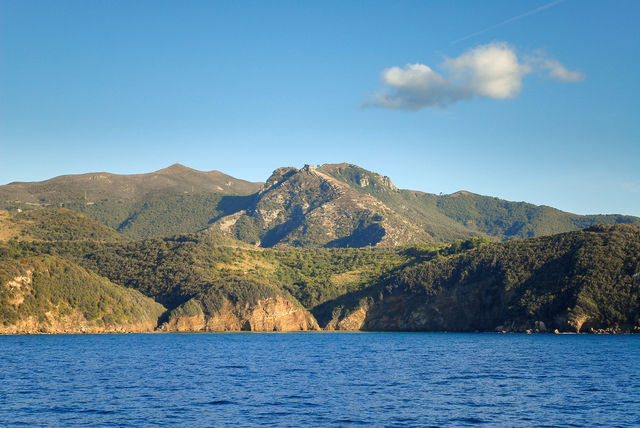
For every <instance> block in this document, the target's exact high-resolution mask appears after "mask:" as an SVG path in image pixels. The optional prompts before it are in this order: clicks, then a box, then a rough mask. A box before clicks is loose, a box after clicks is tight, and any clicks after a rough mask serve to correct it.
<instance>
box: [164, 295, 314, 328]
mask: <svg viewBox="0 0 640 428" xmlns="http://www.w3.org/2000/svg"><path fill="white" fill-rule="evenodd" d="M318 329H319V327H318V323H317V322H316V320H315V319H314V318H313V316H312V315H311V314H310V313H309V312H307V311H306V310H305V309H303V308H301V307H299V306H297V305H295V304H293V303H292V302H290V301H289V300H287V299H285V298H283V297H280V296H278V297H270V298H266V299H260V300H258V301H257V302H255V303H248V302H238V303H235V304H234V303H232V302H231V301H229V300H227V299H225V300H224V302H223V304H222V306H221V308H220V309H219V310H217V311H216V312H214V313H212V314H206V315H205V311H204V309H203V307H202V305H201V304H200V302H198V301H197V300H195V299H191V300H189V301H188V302H186V303H185V304H183V305H181V306H180V307H178V308H176V309H175V310H173V311H171V313H170V314H169V316H168V320H167V321H166V322H165V323H164V324H163V325H162V326H161V327H160V330H161V331H167V332H168V331H173V332H197V331H208V332H224V331H253V332H271V331H279V332H286V331H310V330H318Z"/></svg>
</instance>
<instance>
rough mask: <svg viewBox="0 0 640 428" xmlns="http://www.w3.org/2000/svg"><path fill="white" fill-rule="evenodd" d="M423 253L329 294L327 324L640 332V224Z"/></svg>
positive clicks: (323, 309) (323, 311)
mask: <svg viewBox="0 0 640 428" xmlns="http://www.w3.org/2000/svg"><path fill="white" fill-rule="evenodd" d="M433 256H434V254H433V253H432V252H430V253H429V252H427V253H425V254H424V256H423V257H425V260H424V261H420V258H419V257H418V258H417V259H416V260H415V262H414V263H408V264H406V265H405V266H402V267H400V268H398V269H395V270H392V271H389V272H388V274H387V275H384V276H382V277H381V278H379V280H378V281H377V282H376V283H375V284H373V285H371V286H370V287H368V288H363V289H360V290H358V291H355V292H352V293H347V294H345V295H343V296H340V297H339V298H337V299H335V300H333V301H327V302H325V303H323V304H321V305H319V306H317V307H316V308H314V310H313V313H314V315H315V316H316V318H317V319H318V322H319V324H320V326H321V327H325V328H337V329H362V330H373V331H389V330H392V331H393V330H400V331H502V330H504V331H526V330H531V331H534V330H539V331H552V330H554V329H559V330H560V331H577V332H580V331H592V330H593V331H600V330H606V331H631V330H634V329H635V331H640V280H638V275H639V273H640V228H638V227H634V226H630V225H618V226H594V227H592V228H589V229H587V230H583V231H576V232H569V233H563V234H559V235H554V236H547V237H540V238H531V239H525V240H517V241H510V242H506V243H491V244H488V245H481V246H480V247H478V248H475V249H472V250H469V251H466V252H463V253H461V254H457V255H453V256H449V257H439V254H436V257H433Z"/></svg>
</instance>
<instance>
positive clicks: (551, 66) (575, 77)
mask: <svg viewBox="0 0 640 428" xmlns="http://www.w3.org/2000/svg"><path fill="white" fill-rule="evenodd" d="M527 62H528V63H530V64H531V65H532V66H533V67H535V68H536V69H538V70H540V71H546V72H547V73H548V76H549V77H551V78H552V79H556V80H559V81H561V82H580V81H582V80H584V79H585V78H586V76H585V75H584V74H582V73H580V72H579V71H572V70H569V69H567V68H566V67H565V66H564V65H562V64H561V63H560V61H558V60H556V59H552V58H549V57H547V55H546V54H545V53H544V52H543V51H540V50H539V51H536V52H535V53H534V55H531V56H528V57H527Z"/></svg>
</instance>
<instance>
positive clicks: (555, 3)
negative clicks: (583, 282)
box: [451, 0, 565, 45]
mask: <svg viewBox="0 0 640 428" xmlns="http://www.w3.org/2000/svg"><path fill="white" fill-rule="evenodd" d="M564 1H565V0H555V1H552V2H551V3H547V4H545V5H543V6H540V7H537V8H535V9H532V10H530V11H528V12H525V13H522V14H520V15H517V16H514V17H511V18H509V19H507V20H506V21H502V22H500V23H499V24H495V25H492V26H490V27H487V28H485V29H484V30H480V31H476V32H475V33H471V34H469V35H466V36H464V37H462V38H461V39H458V40H454V41H453V42H451V44H452V45H455V44H456V43H459V42H461V41H463V40H467V39H470V38H472V37H475V36H478V35H480V34H483V33H486V32H487V31H491V30H493V29H495V28H498V27H502V26H503V25H507V24H509V23H511V22H513V21H517V20H519V19H522V18H525V17H527V16H530V15H534V14H536V13H538V12H541V11H543V10H545V9H549V8H550V7H553V6H556V5H558V4H560V3H563V2H564Z"/></svg>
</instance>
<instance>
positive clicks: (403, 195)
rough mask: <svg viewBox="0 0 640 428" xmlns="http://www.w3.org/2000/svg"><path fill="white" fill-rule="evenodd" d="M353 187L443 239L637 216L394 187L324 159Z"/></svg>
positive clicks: (503, 235)
mask: <svg viewBox="0 0 640 428" xmlns="http://www.w3.org/2000/svg"><path fill="white" fill-rule="evenodd" d="M319 170H320V171H323V172H325V173H327V174H329V175H331V176H333V177H335V178H337V179H339V180H341V181H343V182H345V183H347V184H349V185H350V186H351V187H352V188H354V189H356V190H357V191H359V192H361V193H364V194H368V195H372V196H374V197H376V198H377V199H379V200H380V201H382V202H384V203H385V204H386V205H387V206H388V207H389V208H391V209H392V210H394V211H396V212H398V213H400V214H402V215H403V216H405V217H406V218H408V219H409V220H410V221H412V222H414V223H416V224H418V225H420V226H421V227H422V228H423V229H424V230H426V231H427V232H429V233H430V234H432V235H433V236H435V237H438V238H439V240H440V241H442V242H451V241H453V240H455V239H464V238H468V237H470V236H491V237H494V238H497V239H499V240H509V239H517V238H531V237H535V236H544V235H553V234H556V233H562V232H569V231H572V230H578V229H584V228H586V227H589V226H592V225H594V224H618V223H630V224H635V225H640V218H638V217H633V216H624V215H617V214H614V215H576V214H571V213H566V212H563V211H560V210H557V209H555V208H551V207H547V206H537V205H533V204H529V203H526V202H511V201H505V200H502V199H498V198H493V197H489V196H482V195H476V194H474V193H470V192H465V191H460V192H456V193H452V194H450V195H434V194H429V193H423V192H416V191H412V190H400V189H397V188H396V187H395V186H393V184H391V181H390V180H389V178H388V177H383V176H381V175H379V174H376V173H374V172H371V171H367V170H365V169H363V168H360V167H358V166H357V165H351V164H328V165H323V166H322V167H320V168H319Z"/></svg>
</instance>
